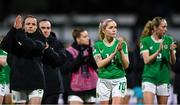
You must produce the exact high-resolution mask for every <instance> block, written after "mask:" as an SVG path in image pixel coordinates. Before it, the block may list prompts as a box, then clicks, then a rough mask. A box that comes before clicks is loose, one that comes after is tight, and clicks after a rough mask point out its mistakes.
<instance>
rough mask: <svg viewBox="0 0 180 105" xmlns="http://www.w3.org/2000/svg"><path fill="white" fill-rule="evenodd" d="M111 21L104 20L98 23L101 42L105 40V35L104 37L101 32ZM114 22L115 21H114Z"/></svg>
mask: <svg viewBox="0 0 180 105" xmlns="http://www.w3.org/2000/svg"><path fill="white" fill-rule="evenodd" d="M112 21H114V20H113V19H105V20H103V21H101V22H100V24H99V38H100V39H101V40H103V39H104V38H105V35H104V33H103V30H104V29H105V28H106V27H107V24H108V23H109V22H112ZM114 22H115V21H114Z"/></svg>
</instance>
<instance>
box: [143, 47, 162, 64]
mask: <svg viewBox="0 0 180 105" xmlns="http://www.w3.org/2000/svg"><path fill="white" fill-rule="evenodd" d="M159 53H160V50H158V51H156V52H155V53H154V54H152V55H150V56H149V52H148V51H146V52H143V53H142V56H143V60H144V63H145V64H149V63H151V62H152V61H153V60H155V59H156V57H157V56H158V55H159Z"/></svg>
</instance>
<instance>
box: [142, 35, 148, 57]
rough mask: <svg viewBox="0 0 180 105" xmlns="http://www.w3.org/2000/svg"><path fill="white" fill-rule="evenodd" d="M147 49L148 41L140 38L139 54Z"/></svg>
mask: <svg viewBox="0 0 180 105" xmlns="http://www.w3.org/2000/svg"><path fill="white" fill-rule="evenodd" d="M146 51H149V49H148V41H147V40H146V38H144V39H141V40H140V54H142V53H143V52H146Z"/></svg>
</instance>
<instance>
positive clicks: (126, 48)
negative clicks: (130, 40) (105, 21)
mask: <svg viewBox="0 0 180 105" xmlns="http://www.w3.org/2000/svg"><path fill="white" fill-rule="evenodd" d="M122 50H123V52H124V54H125V55H128V47H127V43H126V42H125V41H123V43H122Z"/></svg>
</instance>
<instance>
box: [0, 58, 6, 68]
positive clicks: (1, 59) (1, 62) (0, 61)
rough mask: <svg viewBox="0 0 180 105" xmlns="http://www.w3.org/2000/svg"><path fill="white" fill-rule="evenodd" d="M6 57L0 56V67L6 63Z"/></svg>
mask: <svg viewBox="0 0 180 105" xmlns="http://www.w3.org/2000/svg"><path fill="white" fill-rule="evenodd" d="M6 59H7V57H6V56H1V57H0V67H3V66H5V65H7V62H6Z"/></svg>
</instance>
